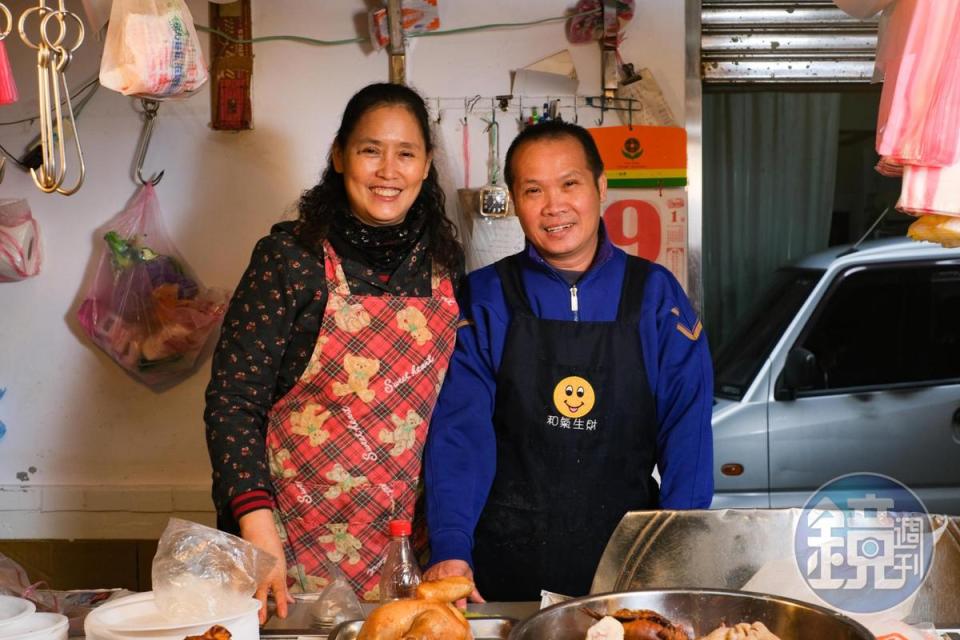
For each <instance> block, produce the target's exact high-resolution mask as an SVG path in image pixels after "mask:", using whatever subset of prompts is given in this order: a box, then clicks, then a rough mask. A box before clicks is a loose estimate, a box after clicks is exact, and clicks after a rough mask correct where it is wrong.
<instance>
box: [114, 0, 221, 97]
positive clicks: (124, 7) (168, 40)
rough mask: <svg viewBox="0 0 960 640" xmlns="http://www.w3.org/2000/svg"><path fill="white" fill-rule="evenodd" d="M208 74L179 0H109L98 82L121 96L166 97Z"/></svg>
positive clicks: (193, 87)
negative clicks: (108, 17) (109, 8)
mask: <svg viewBox="0 0 960 640" xmlns="http://www.w3.org/2000/svg"><path fill="white" fill-rule="evenodd" d="M207 77H208V75H207V67H206V63H205V62H204V60H203V52H202V51H201V49H200V41H199V40H198V39H197V31H196V28H195V27H194V25H193V16H191V15H190V10H189V9H188V8H187V5H186V3H185V2H184V1H183V0H114V3H113V7H112V9H111V11H110V23H109V26H108V27H107V38H106V42H105V43H104V46H103V58H102V60H101V62H100V84H102V85H103V86H105V87H107V88H108V89H113V90H114V91H119V92H120V93H122V94H123V95H125V96H129V95H138V96H143V97H150V98H169V97H173V96H178V95H183V94H189V93H191V92H193V91H196V90H197V89H199V88H200V87H201V86H203V83H204V82H206V81H207Z"/></svg>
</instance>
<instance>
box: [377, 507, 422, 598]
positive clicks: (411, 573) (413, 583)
mask: <svg viewBox="0 0 960 640" xmlns="http://www.w3.org/2000/svg"><path fill="white" fill-rule="evenodd" d="M411 531H412V527H411V526H410V522H409V521H408V520H391V521H390V544H389V545H387V552H386V557H385V559H384V561H383V567H382V568H381V570H380V602H390V601H392V600H402V599H405V598H416V597H417V586H419V585H420V580H421V575H420V567H419V565H418V564H417V559H416V558H415V557H414V556H413V548H412V547H411V546H410V532H411Z"/></svg>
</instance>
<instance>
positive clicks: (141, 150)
mask: <svg viewBox="0 0 960 640" xmlns="http://www.w3.org/2000/svg"><path fill="white" fill-rule="evenodd" d="M140 104H141V105H142V106H143V118H144V122H143V132H142V133H141V134H140V144H139V145H137V164H136V175H137V180H138V181H139V182H140V184H142V185H144V186H146V184H147V183H148V182H149V183H150V184H152V185H153V186H157V185H158V184H159V183H160V180H161V179H162V178H163V174H164V171H161V172H160V173H158V174H155V175H154V176H152V177H151V178H150V179H149V180H147V179H146V178H144V177H143V160H144V158H146V156H147V147H149V146H150V138H152V137H153V127H154V125H155V124H156V122H157V111H159V110H160V103H159V102H157V101H156V100H149V99H147V98H140Z"/></svg>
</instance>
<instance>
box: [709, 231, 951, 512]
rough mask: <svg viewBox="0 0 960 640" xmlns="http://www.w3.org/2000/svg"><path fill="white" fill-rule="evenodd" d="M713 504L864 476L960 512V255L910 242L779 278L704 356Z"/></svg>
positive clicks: (781, 498)
mask: <svg viewBox="0 0 960 640" xmlns="http://www.w3.org/2000/svg"><path fill="white" fill-rule="evenodd" d="M714 367H715V378H716V384H715V387H714V389H715V398H716V402H715V405H714V410H713V437H714V464H715V469H714V478H715V482H716V496H715V498H714V501H713V507H714V508H727V507H792V506H802V505H803V504H804V502H806V500H807V498H809V496H810V495H811V493H813V492H814V491H815V490H816V489H817V488H819V487H820V486H821V485H823V484H824V483H826V482H828V481H829V480H832V479H833V478H836V477H838V476H841V475H844V474H848V473H853V472H859V471H869V472H874V473H882V474H885V475H888V476H891V477H893V478H895V479H897V480H899V481H900V482H902V483H903V484H905V485H907V486H908V487H910V488H911V489H912V490H913V491H914V492H916V494H917V495H918V496H919V497H920V499H921V500H923V502H924V503H925V505H926V507H927V509H928V510H929V511H930V512H935V513H949V514H960V249H944V248H942V247H940V246H939V245H934V244H929V243H917V242H913V241H911V240H908V239H906V238H897V239H893V240H880V241H874V242H868V243H864V244H863V245H862V246H860V247H858V248H851V247H849V246H848V247H835V248H832V249H830V250H828V251H825V252H823V253H818V254H816V255H812V256H809V257H807V258H805V259H803V260H800V261H799V262H797V263H796V264H794V265H792V266H790V267H788V268H784V269H781V270H779V271H778V272H777V274H776V278H775V280H774V282H773V284H772V285H771V287H770V288H769V289H768V291H767V292H766V294H764V295H763V296H762V297H761V298H760V299H759V300H758V304H757V306H756V308H755V309H754V310H753V311H752V312H751V313H749V314H747V316H745V317H744V318H742V321H741V322H740V324H739V325H738V327H737V329H736V331H735V332H734V334H733V335H732V337H731V339H730V340H728V341H727V342H726V343H725V344H724V345H723V346H721V347H720V349H718V350H717V352H716V355H715V358H714Z"/></svg>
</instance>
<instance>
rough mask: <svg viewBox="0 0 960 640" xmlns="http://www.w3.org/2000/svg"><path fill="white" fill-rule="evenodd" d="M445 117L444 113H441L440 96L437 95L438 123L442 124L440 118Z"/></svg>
mask: <svg viewBox="0 0 960 640" xmlns="http://www.w3.org/2000/svg"><path fill="white" fill-rule="evenodd" d="M442 119H443V115H442V114H441V113H440V98H439V96H438V97H437V120H436V124H440V120H442Z"/></svg>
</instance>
